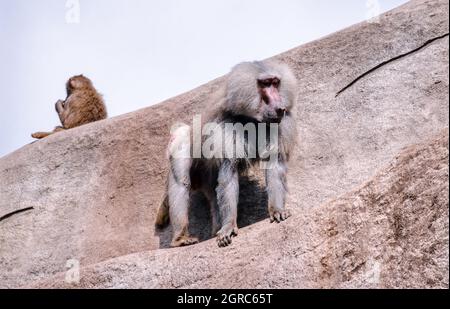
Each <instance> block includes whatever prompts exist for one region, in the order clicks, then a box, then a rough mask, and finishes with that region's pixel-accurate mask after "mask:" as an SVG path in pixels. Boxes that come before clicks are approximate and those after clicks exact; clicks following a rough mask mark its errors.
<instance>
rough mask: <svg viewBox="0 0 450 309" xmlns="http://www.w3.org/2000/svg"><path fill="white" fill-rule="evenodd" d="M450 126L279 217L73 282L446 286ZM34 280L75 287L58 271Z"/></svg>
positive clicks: (118, 262)
mask: <svg viewBox="0 0 450 309" xmlns="http://www.w3.org/2000/svg"><path fill="white" fill-rule="evenodd" d="M448 154H449V143H448V130H447V129H446V130H445V131H443V132H442V133H440V134H438V135H437V136H436V137H434V138H432V139H431V140H428V141H426V142H424V143H422V144H418V145H414V146H410V147H408V148H406V149H405V150H403V151H402V152H401V153H400V155H398V156H397V157H396V158H395V159H394V160H393V162H392V163H391V164H389V165H388V166H387V167H386V168H384V169H382V170H381V171H380V172H378V173H377V174H376V175H375V176H374V177H373V178H372V179H371V180H369V181H367V182H366V183H364V184H362V185H361V186H360V188H358V189H355V190H354V191H351V192H349V193H346V194H344V195H343V196H341V197H339V198H337V199H335V200H332V201H330V202H328V203H326V204H324V205H322V206H319V207H313V208H308V209H305V210H304V211H303V213H302V214H301V215H298V216H295V217H294V218H292V220H288V221H286V223H285V224H269V223H268V222H261V223H258V224H256V225H254V226H252V227H251V228H247V229H245V233H244V235H240V236H239V237H238V238H236V239H235V240H234V241H233V245H232V246H231V247H227V248H225V249H221V248H218V247H217V245H216V243H215V241H214V240H210V241H206V242H203V243H201V244H199V245H196V246H190V247H183V248H177V249H169V250H168V249H159V250H153V251H146V252H141V253H136V254H132V255H127V256H123V257H119V258H116V259H112V260H108V261H105V262H102V263H98V264H95V265H91V266H87V267H86V268H84V269H83V270H82V272H81V281H80V283H79V284H78V285H76V286H77V287H81V288H92V287H95V288H246V287H253V288H413V287H414V288H448V232H449V230H448V226H449V221H448V190H449V185H448V159H449V156H448ZM33 287H39V288H68V287H73V286H72V285H70V284H67V283H66V282H65V276H64V274H61V275H59V276H55V277H54V278H51V279H49V280H46V281H42V282H39V283H37V284H36V285H35V286H33Z"/></svg>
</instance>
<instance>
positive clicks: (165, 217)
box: [155, 191, 169, 228]
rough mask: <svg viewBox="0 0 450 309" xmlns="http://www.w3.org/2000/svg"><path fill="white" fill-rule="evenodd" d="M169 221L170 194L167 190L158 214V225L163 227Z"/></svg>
mask: <svg viewBox="0 0 450 309" xmlns="http://www.w3.org/2000/svg"><path fill="white" fill-rule="evenodd" d="M168 223H169V196H168V195H167V191H166V192H165V193H164V197H163V200H162V202H161V205H159V209H158V214H157V215H156V222H155V224H156V226H157V227H158V228H163V227H165V226H166V225H167V224H168Z"/></svg>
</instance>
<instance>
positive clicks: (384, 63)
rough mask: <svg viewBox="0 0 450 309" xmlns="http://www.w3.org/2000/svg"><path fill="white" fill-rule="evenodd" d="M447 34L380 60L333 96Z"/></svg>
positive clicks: (445, 35) (446, 34)
mask: <svg viewBox="0 0 450 309" xmlns="http://www.w3.org/2000/svg"><path fill="white" fill-rule="evenodd" d="M448 35H449V33H448V32H447V33H445V34H443V35H440V36H438V37H434V38H432V39H429V40H428V41H426V42H425V43H423V44H422V45H420V46H419V47H417V48H415V49H413V50H411V51H409V52H406V53H404V54H401V55H398V56H396V57H394V58H391V59H389V60H386V61H383V62H381V63H380V64H378V65H376V66H375V67H373V68H371V69H370V70H368V71H366V72H364V73H363V74H361V75H359V76H358V77H357V78H355V79H354V80H353V81H351V82H350V83H349V84H348V85H347V86H345V87H344V88H342V89H341V90H339V91H338V92H337V93H336V96H335V97H336V98H337V97H338V96H339V95H340V94H341V93H342V92H344V91H345V90H347V89H348V88H350V87H351V86H353V85H354V84H356V82H358V81H359V80H360V79H361V78H363V77H364V76H366V75H368V74H370V73H372V72H373V71H375V70H378V69H379V68H381V67H382V66H385V65H386V64H388V63H391V62H393V61H395V60H398V59H400V58H403V57H406V56H408V55H411V54H413V53H415V52H417V51H419V50H421V49H422V48H424V47H426V46H428V45H430V44H431V43H433V42H434V41H436V40H440V39H443V38H445V37H447V36H448Z"/></svg>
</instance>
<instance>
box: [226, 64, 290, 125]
mask: <svg viewBox="0 0 450 309" xmlns="http://www.w3.org/2000/svg"><path fill="white" fill-rule="evenodd" d="M296 84H297V81H296V79H295V76H294V74H293V73H292V72H291V70H290V69H289V68H288V67H287V66H286V65H283V64H281V63H278V62H275V61H255V62H244V63H241V64H238V65H237V66H235V67H234V68H233V70H232V71H231V73H230V75H229V77H228V82H227V86H226V99H225V100H226V102H225V110H226V111H227V112H230V113H232V114H234V115H242V116H247V117H251V118H253V119H255V120H257V121H260V122H280V121H281V120H282V119H283V117H284V116H285V115H287V114H288V113H289V112H290V110H291V108H292V105H293V103H294V101H295V93H296V90H297V85H296Z"/></svg>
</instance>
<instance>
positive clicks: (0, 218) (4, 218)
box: [0, 207, 34, 222]
mask: <svg viewBox="0 0 450 309" xmlns="http://www.w3.org/2000/svg"><path fill="white" fill-rule="evenodd" d="M33 209H34V207H27V208H22V209H18V210H15V211H13V212H10V213H8V214H6V215H4V216H2V217H0V222H2V221H3V220H6V219H8V218H10V217H12V216H14V215H17V214H20V213H22V212H25V211H28V210H33Z"/></svg>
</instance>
